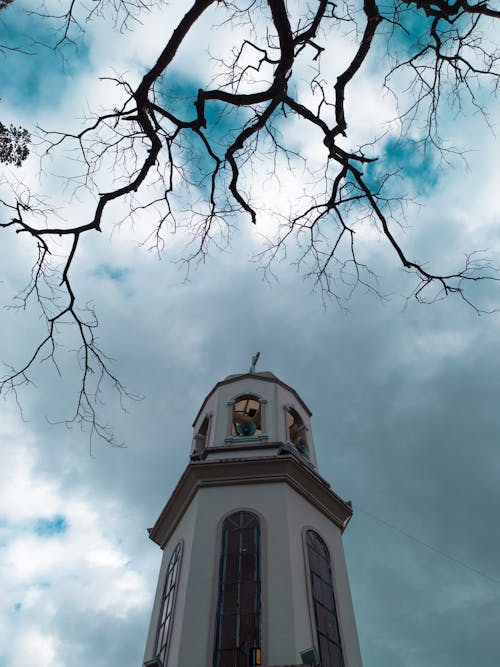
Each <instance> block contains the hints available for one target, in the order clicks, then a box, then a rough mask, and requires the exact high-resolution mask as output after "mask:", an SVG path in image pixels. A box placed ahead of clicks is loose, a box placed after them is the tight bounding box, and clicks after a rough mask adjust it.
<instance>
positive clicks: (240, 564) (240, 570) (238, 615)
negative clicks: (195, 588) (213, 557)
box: [213, 511, 260, 667]
mask: <svg viewBox="0 0 500 667" xmlns="http://www.w3.org/2000/svg"><path fill="white" fill-rule="evenodd" d="M249 665H260V522H259V519H258V517H257V516H255V515H254V514H251V513H250V512H243V511H242V512H235V513H234V514H231V515H230V516H228V517H227V518H226V519H225V520H224V523H223V524H222V543H221V556H220V564H219V595H218V601H217V618H216V624H215V647H214V660H213V666H214V667H248V666H249Z"/></svg>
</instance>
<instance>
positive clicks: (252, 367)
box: [248, 352, 260, 373]
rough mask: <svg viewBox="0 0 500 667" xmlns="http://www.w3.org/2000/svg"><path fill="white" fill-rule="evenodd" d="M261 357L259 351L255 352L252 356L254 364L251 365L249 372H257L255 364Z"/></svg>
mask: <svg viewBox="0 0 500 667" xmlns="http://www.w3.org/2000/svg"><path fill="white" fill-rule="evenodd" d="M259 357H260V352H257V354H254V355H253V357H252V365H251V366H250V370H249V371H248V372H249V373H255V366H256V365H257V362H258V360H259Z"/></svg>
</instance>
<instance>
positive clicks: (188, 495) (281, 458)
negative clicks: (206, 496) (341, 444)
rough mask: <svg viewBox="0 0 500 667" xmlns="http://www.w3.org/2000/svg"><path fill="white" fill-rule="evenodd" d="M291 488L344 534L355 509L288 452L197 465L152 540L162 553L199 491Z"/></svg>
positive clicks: (188, 470)
mask: <svg viewBox="0 0 500 667" xmlns="http://www.w3.org/2000/svg"><path fill="white" fill-rule="evenodd" d="M276 482H282V483H285V484H288V485H289V486H290V487H291V488H292V489H294V490H295V491H296V492H297V493H299V494H300V495H301V496H303V497H304V498H305V499H306V500H307V501H308V502H309V503H311V505H313V506H314V507H315V508H316V509H318V510H319V511H320V512H322V513H323V514H324V515H325V516H326V517H328V518H329V519H330V520H331V521H333V523H335V525H336V526H338V527H339V528H340V530H341V531H342V532H343V531H344V530H345V528H346V526H347V524H348V523H349V520H350V518H351V516H352V507H351V506H350V504H349V503H347V502H345V501H344V500H342V498H340V497H339V496H338V495H337V494H336V493H334V492H333V491H332V490H331V488H330V485H329V484H328V482H326V480H324V479H323V478H322V477H321V476H320V475H318V474H317V473H316V472H315V471H314V470H312V469H311V468H309V467H306V466H305V465H304V464H303V463H301V462H300V461H299V460H298V459H296V458H295V457H294V456H293V455H292V454H290V453H289V452H288V451H286V450H285V451H284V452H283V453H281V454H280V455H277V456H267V457H258V458H234V459H223V460H216V461H207V460H205V461H193V462H191V463H190V464H189V465H188V466H187V468H186V470H185V471H184V473H183V475H182V477H181V479H180V480H179V482H178V484H177V486H176V487H175V489H174V491H173V493H172V495H171V496H170V499H169V500H168V502H167V504H166V505H165V507H164V508H163V510H162V512H161V514H160V516H159V518H158V520H157V521H156V523H155V525H154V526H153V528H152V529H151V530H150V532H149V537H150V538H151V539H152V540H153V541H154V542H156V544H158V545H159V546H160V547H161V548H162V549H163V548H164V547H165V545H166V543H167V541H168V539H169V537H170V535H171V534H172V532H173V531H174V530H175V527H176V526H177V524H178V523H179V521H180V520H181V518H182V517H183V515H184V513H185V512H186V510H187V508H188V507H189V505H190V503H191V501H192V500H193V498H194V497H195V495H196V493H197V492H198V489H201V488H204V487H218V486H235V485H240V484H270V483H276Z"/></svg>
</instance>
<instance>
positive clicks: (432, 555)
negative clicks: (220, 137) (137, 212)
mask: <svg viewBox="0 0 500 667" xmlns="http://www.w3.org/2000/svg"><path fill="white" fill-rule="evenodd" d="M49 6H52V3H50V4H49ZM23 7H25V5H23V3H22V2H21V1H20V0H16V1H15V2H14V4H13V5H12V6H11V7H9V8H8V10H6V11H5V12H3V14H4V16H2V17H1V19H2V21H3V23H0V31H2V32H1V33H0V35H1V39H0V43H4V44H5V42H6V39H9V40H13V39H16V38H17V34H18V33H19V35H23V34H25V33H26V31H27V30H31V32H30V34H31V35H32V36H34V38H35V39H34V42H33V43H31V46H30V48H32V49H33V50H35V49H36V52H37V54H38V55H37V56H36V58H30V57H27V56H23V55H22V54H12V53H8V52H5V53H4V54H3V55H1V56H0V57H1V58H2V78H1V83H0V86H1V88H0V98H1V102H0V119H1V120H2V121H3V122H15V123H22V124H24V125H25V126H27V127H30V128H33V127H34V125H35V124H37V123H38V124H39V125H40V126H42V127H47V128H61V127H76V126H78V123H79V122H80V120H79V119H81V118H82V116H83V115H84V114H85V113H86V112H87V111H88V109H89V108H90V107H91V106H93V107H94V108H95V107H99V105H101V104H102V105H105V104H111V105H112V104H113V102H112V100H113V90H112V87H111V86H108V85H106V84H105V82H102V81H99V77H103V76H107V75H109V74H110V73H112V72H116V71H122V72H125V71H127V72H128V73H129V76H130V77H131V79H132V80H137V78H138V76H139V75H140V73H141V72H142V71H144V67H145V66H146V64H147V63H148V62H151V60H152V59H153V58H154V57H155V55H156V54H157V52H158V49H159V47H160V44H161V38H162V37H164V36H165V35H166V34H169V32H170V31H171V30H172V29H173V26H174V22H175V18H176V16H178V15H179V11H180V10H179V3H173V5H171V6H169V7H168V8H167V9H165V8H163V9H161V10H159V11H160V13H153V14H151V15H150V16H145V17H144V18H143V24H142V25H138V26H137V27H136V29H135V30H134V31H133V32H125V33H120V32H119V31H114V30H113V29H112V28H110V25H109V21H106V20H104V19H102V20H101V19H99V18H97V19H96V20H95V21H94V22H93V23H89V24H88V25H86V31H87V32H86V34H85V38H84V39H83V40H80V41H79V43H78V54H75V53H74V52H71V51H66V52H65V53H64V57H61V56H60V55H58V54H54V53H52V52H51V51H49V50H47V49H44V48H43V47H41V46H40V45H39V44H37V43H36V42H37V41H39V40H37V39H36V37H37V36H39V37H40V39H41V37H43V34H42V33H43V32H44V31H45V30H47V26H46V25H45V24H43V26H39V27H37V28H36V30H39V31H40V33H39V35H37V34H36V33H34V32H33V30H35V28H33V24H32V23H29V20H28V18H27V17H26V16H25V15H24V14H23V12H22V9H23ZM160 18H161V20H160ZM30 26H31V27H30ZM205 28H206V27H205ZM16 31H18V32H16ZM201 38H203V39H204V40H205V42H206V41H207V40H208V42H209V45H210V41H211V40H213V42H214V43H215V42H216V38H215V37H213V36H212V33H210V32H209V31H207V30H206V29H205V32H204V31H203V30H201V31H200V33H199V34H198V35H197V39H198V41H199V40H200V39H201ZM195 42H196V40H195ZM192 48H195V47H194V46H192V45H191V46H190V47H189V49H187V50H186V52H183V53H181V54H180V57H179V63H178V77H179V86H180V87H182V85H184V84H185V82H186V81H193V67H192V61H193V60H192V59H193V53H194V52H193V51H191V50H190V49H192ZM204 67H205V60H204V59H203V58H201V60H200V65H199V68H200V69H201V70H203V68H204ZM207 67H208V65H207ZM375 73H376V67H367V72H366V73H365V74H364V75H363V77H361V79H360V83H359V84H358V85H359V94H360V95H363V105H360V104H357V105H356V104H353V106H352V109H351V111H352V116H351V117H352V119H353V132H354V133H355V134H357V135H359V136H360V137H363V136H364V135H366V136H370V133H372V134H373V132H375V129H374V128H375V127H376V128H377V129H378V128H380V127H382V126H383V123H384V121H387V117H388V114H389V117H390V112H391V102H390V101H388V99H387V98H386V97H384V96H382V95H381V93H380V88H379V84H380V82H379V80H378V79H377V77H376V75H375ZM110 100H111V102H110ZM490 109H491V117H490V120H491V125H492V127H493V129H495V127H498V121H499V120H500V110H499V108H498V104H497V103H496V102H495V100H494V99H492V100H491V104H490ZM466 111H467V110H466V109H465V110H464V114H459V115H455V116H452V115H451V114H452V112H449V116H448V117H447V116H446V115H445V116H444V121H443V123H444V127H445V128H446V133H445V134H446V137H447V139H448V140H449V141H450V142H453V141H454V142H456V143H457V144H459V145H461V146H467V148H468V150H469V152H468V153H467V164H465V163H463V162H462V161H460V160H456V161H453V162H452V164H451V165H447V164H445V163H439V162H437V161H432V160H431V159H430V158H429V157H428V156H426V155H425V156H424V155H422V156H419V155H418V153H417V151H416V149H415V147H414V144H412V141H415V137H410V138H409V141H408V142H407V143H405V144H403V145H400V144H399V145H398V147H397V149H396V148H395V147H394V146H395V144H391V141H393V139H394V137H393V135H391V134H390V135H389V138H388V140H387V142H386V144H384V145H385V150H386V157H387V160H388V161H389V162H390V164H391V167H392V165H394V167H395V168H399V167H400V166H404V167H406V168H407V173H408V175H409V177H410V180H407V181H406V182H404V183H403V184H402V187H405V188H406V189H407V190H408V192H409V193H410V194H411V195H412V196H415V197H416V198H418V201H419V205H416V206H414V207H411V208H410V209H409V210H408V211H407V228H406V231H404V232H401V234H402V235H403V238H404V239H405V242H406V243H407V244H408V247H409V248H410V249H411V251H412V252H415V253H416V254H418V255H419V256H421V257H425V258H427V259H428V261H429V262H435V261H442V262H446V263H447V262H451V261H453V259H454V258H460V257H462V256H463V253H465V252H467V251H470V250H475V249H487V250H488V253H489V255H490V256H492V257H493V258H494V259H495V258H496V264H498V263H499V261H500V244H499V238H498V219H499V214H500V204H499V202H498V192H497V187H498V185H497V183H498V167H497V163H498V158H497V156H498V151H499V148H500V146H499V143H498V140H497V138H496V136H495V133H494V131H491V130H490V129H488V127H486V126H485V124H484V123H483V122H482V120H481V119H480V118H479V117H477V115H473V114H470V115H465V112H466ZM297 145H298V147H299V149H300V150H303V151H304V152H307V151H308V150H310V147H309V146H308V145H307V141H306V140H305V138H303V137H301V135H300V133H299V134H298V135H297ZM391 146H392V147H393V149H392V150H391ZM35 152H36V151H35ZM59 167H60V164H59V163H58V162H57V160H54V162H52V163H48V164H47V162H45V163H44V165H43V170H44V171H43V174H42V175H40V172H39V162H38V160H37V158H36V156H35V155H33V156H32V157H31V158H30V159H29V161H28V162H27V163H26V164H25V165H24V166H23V167H22V169H21V170H17V171H16V170H14V169H12V170H10V171H9V170H6V169H4V171H3V173H4V174H5V173H7V172H8V173H9V174H10V176H12V175H13V176H14V177H17V178H19V179H20V180H21V181H23V182H29V183H32V184H39V187H41V188H42V189H43V191H44V193H45V194H47V196H49V195H50V196H53V197H59V198H60V200H61V201H63V200H64V197H65V196H67V199H68V200H69V195H68V193H65V192H64V191H63V192H62V194H61V188H60V182H59V180H58V179H57V178H56V177H55V176H54V174H55V173H56V172H57V170H58V169H59ZM2 169H3V168H2ZM287 187H289V185H288V183H287V182H286V181H285V182H284V184H283V189H284V192H282V193H281V194H280V195H278V194H276V193H275V194H276V201H277V202H278V203H279V202H280V201H281V200H280V199H279V197H280V196H281V197H283V200H285V201H286V200H287V198H288V197H289V196H290V193H289V192H288V191H287ZM268 196H269V195H268ZM84 204H85V202H84V203H83V204H82V202H81V201H78V200H77V201H75V202H73V203H70V204H69V205H70V206H71V207H72V208H71V210H72V211H73V212H74V215H75V216H80V217H81V218H82V219H84V216H85V205H84ZM4 215H5V214H4V213H2V212H1V211H0V216H2V219H4ZM78 219H80V218H78ZM262 234H263V231H262V230H261V229H260V228H259V226H257V228H256V229H253V228H251V226H250V225H249V224H248V222H247V221H246V220H244V219H241V221H239V223H238V228H237V229H236V230H235V232H234V234H233V237H232V241H231V246H230V247H226V248H225V249H223V250H222V251H217V250H216V249H214V250H213V251H212V253H211V254H210V256H209V257H208V258H207V260H206V262H205V263H202V264H200V265H198V266H196V267H193V270H192V271H191V272H190V274H189V278H188V280H186V279H185V272H184V271H183V267H182V266H179V264H177V263H176V262H175V261H173V260H174V259H175V258H176V257H178V256H179V255H182V247H183V246H182V242H183V239H182V234H181V235H180V236H178V237H175V238H174V237H172V238H169V239H168V249H167V250H168V251H167V253H166V255H165V257H164V258H163V259H162V260H161V261H160V260H159V259H158V257H157V255H156V254H154V253H149V252H147V249H146V248H145V247H144V246H142V245H141V241H142V240H143V238H144V234H143V232H142V230H141V229H139V230H138V229H136V228H128V227H126V226H125V227H122V228H120V229H119V230H116V229H113V226H112V225H111V224H110V225H109V226H108V227H107V228H106V229H105V230H104V232H103V234H101V235H99V238H89V239H88V240H87V241H86V242H85V244H84V245H83V246H82V248H81V253H80V255H79V257H78V260H77V262H76V264H75V267H74V281H75V286H76V288H77V293H78V295H79V298H80V299H81V302H82V303H85V302H87V301H91V302H92V303H93V304H94V306H95V309H96V312H97V313H98V315H99V320H100V325H99V337H100V344H101V346H102V348H103V349H104V350H105V351H106V352H107V353H108V354H109V355H110V356H111V357H112V358H113V369H114V370H115V371H116V373H117V374H118V376H119V377H120V379H121V380H122V381H123V383H124V384H125V385H126V386H127V388H128V389H129V390H130V391H131V392H133V393H137V394H140V395H141V400H139V401H128V402H126V404H125V408H126V411H124V410H122V408H121V407H120V404H119V401H118V400H117V397H116V396H115V395H114V394H113V393H112V392H107V393H106V394H105V404H104V405H103V406H102V412H101V414H103V415H104V418H105V420H106V421H108V422H109V424H110V425H111V426H112V427H113V429H114V430H115V432H116V435H117V438H118V440H119V441H120V442H123V443H124V446H123V447H110V446H109V445H108V444H106V443H104V442H102V441H99V440H94V441H92V442H89V435H88V433H87V432H82V431H81V430H80V429H79V428H77V427H74V428H70V429H68V428H66V427H65V426H64V424H61V423H58V422H61V420H64V419H65V418H67V417H68V416H69V415H71V411H72V408H73V406H74V401H75V398H76V393H77V389H78V387H77V384H76V382H75V378H76V371H75V367H74V357H73V356H72V355H71V354H70V353H68V354H61V357H60V362H61V369H62V375H61V376H59V375H58V374H57V373H56V372H55V371H54V369H53V368H51V367H49V366H47V364H45V365H41V366H38V367H37V368H36V369H35V372H34V380H35V383H34V384H33V385H32V386H30V387H28V388H26V389H25V390H23V391H22V392H20V394H19V397H18V398H19V402H20V405H21V408H22V412H20V410H19V407H18V405H17V404H16V401H15V400H13V398H12V397H8V398H6V399H5V400H1V401H0V443H1V444H0V591H1V595H0V600H1V601H0V667H14V666H16V667H17V665H19V664H23V665H24V666H25V667H35V665H36V667H62V666H64V667H67V666H70V667H88V666H89V665H92V666H93V667H108V666H109V665H121V666H122V667H138V666H139V665H140V664H141V661H142V656H143V651H144V646H145V640H146V631H147V627H148V623H149V616H150V612H151V606H152V597H153V594H154V590H155V586H156V578H157V574H158V568H159V564H160V558H161V553H160V550H159V548H158V547H157V546H156V545H155V544H153V543H152V542H151V541H150V540H149V539H148V535H147V528H148V527H150V526H152V525H153V523H154V522H155V520H156V518H157V516H158V514H159V512H160V511H161V509H162V507H163V505H164V503H165V502H166V500H167V499H168V497H169V495H170V493H171V492H172V490H173V488H174V486H175V484H176V482H177V480H178V479H179V477H180V475H181V474H182V472H183V470H184V469H185V466H186V465H187V463H188V457H189V452H190V446H191V437H192V430H191V424H192V421H193V419H194V417H195V415H196V413H197V412H198V409H199V407H200V405H201V403H202V401H203V399H204V397H205V396H206V394H207V393H208V392H209V391H210V389H211V388H212V387H213V385H215V384H216V382H217V381H219V380H221V379H223V378H224V377H225V376H226V375H228V374H232V373H238V372H246V371H247V370H248V368H249V366H250V360H251V356H252V355H253V354H255V352H257V351H260V353H261V358H260V361H259V366H258V370H269V371H272V372H273V373H275V374H276V375H277V376H278V377H279V378H280V379H282V380H283V381H284V382H286V383H287V384H290V385H291V386H292V387H294V388H295V389H296V390H297V392H298V393H299V394H300V396H301V397H302V398H303V399H304V401H305V402H306V404H307V405H308V406H309V407H310V409H311V410H312V412H313V418H312V428H313V435H314V440H315V446H316V452H317V455H318V459H319V469H320V473H321V474H322V476H323V477H325V478H326V479H327V480H328V481H329V482H330V483H331V484H332V488H333V489H334V490H335V491H336V492H337V493H338V494H339V495H340V496H342V497H343V498H345V499H346V500H351V501H352V502H353V506H354V516H353V519H352V521H351V523H350V524H349V527H348V529H347V530H346V532H345V534H344V546H345V551H346V558H347V565H348V571H349V577H350V585H351V590H352V595H353V602H354V610H355V615H356V620H357V626H358V633H359V639H360V645H361V652H362V656H363V664H364V666H365V667H387V666H390V667H420V666H421V665H423V664H425V665H426V667H452V666H453V667H469V666H470V665H471V664H479V665H481V667H497V665H498V655H499V654H500V639H499V635H498V628H497V625H498V623H497V619H498V617H499V614H500V603H499V599H500V596H499V592H500V566H499V558H498V556H499V553H500V531H499V530H498V507H499V502H500V490H499V483H498V480H499V478H500V438H499V434H500V410H499V409H498V404H499V400H500V355H499V340H500V319H499V315H498V314H496V313H492V314H489V315H486V314H485V315H481V316H479V315H478V314H477V313H476V312H475V311H474V310H473V309H471V308H469V307H467V306H466V305H465V304H464V303H463V302H461V301H459V300H456V299H455V300H454V299H452V298H450V299H447V300H444V301H439V302H436V303H434V304H431V305H421V304H417V303H416V302H415V301H414V300H409V301H408V300H407V299H406V298H405V297H406V295H407V294H409V293H410V292H411V289H412V286H413V284H414V283H412V279H411V276H408V275H407V274H405V273H404V272H403V271H402V270H401V269H400V268H399V267H398V265H397V262H396V260H395V257H394V256H393V255H392V254H391V253H390V252H389V251H388V250H387V248H386V247H385V246H384V244H383V243H382V241H381V239H380V238H378V237H377V236H376V235H375V234H374V235H372V236H370V235H368V236H367V237H366V243H365V244H364V246H363V248H364V250H363V253H364V255H363V256H364V257H365V258H367V259H368V260H369V261H370V263H371V265H372V266H374V267H375V268H376V270H377V271H378V272H379V273H380V275H381V291H382V293H383V294H384V295H386V298H385V299H383V300H380V299H377V298H375V297H373V295H370V294H366V293H363V292H362V291H359V292H356V293H355V294H354V296H353V297H352V299H351V301H350V302H349V304H348V309H347V310H340V309H339V308H338V306H337V304H336V303H335V302H334V301H329V300H328V299H326V301H325V299H324V298H323V297H322V294H321V293H320V291H318V290H317V289H315V288H314V285H313V283H312V282H311V281H310V280H307V279H304V276H303V273H301V271H300V270H297V267H296V266H295V265H294V264H293V257H294V252H293V249H292V250H291V253H290V256H289V259H288V260H286V261H283V262H281V263H278V264H277V265H276V266H275V274H276V277H275V278H272V277H271V278H270V279H269V280H263V275H262V271H261V270H259V266H258V264H256V263H255V262H253V261H251V258H252V256H253V255H254V254H255V252H258V251H259V249H260V248H261V244H262ZM184 240H185V239H184ZM31 258H32V249H31V246H30V244H29V242H28V241H26V240H23V239H19V237H17V236H16V235H15V234H14V233H11V231H4V232H2V271H1V274H2V275H1V281H0V302H1V303H2V305H6V306H8V305H9V304H11V303H12V298H13V296H14V295H15V294H16V293H17V292H18V291H19V289H21V288H22V286H23V285H24V284H25V282H26V280H27V277H28V274H29V266H30V259H31ZM474 297H477V299H479V300H480V301H481V303H482V304H484V305H485V307H486V308H495V307H497V308H498V307H500V290H499V289H498V287H496V286H495V284H491V283H490V284H484V283H483V284H481V285H479V286H477V287H476V288H475V291H474ZM40 326H41V325H40V321H39V319H38V317H37V314H36V313H35V312H31V311H27V312H21V311H19V310H13V309H2V310H0V327H1V328H0V331H1V335H0V359H2V360H3V361H6V362H10V363H12V364H15V363H18V362H19V361H20V360H22V359H23V358H25V356H26V354H27V353H28V351H29V350H30V349H31V346H32V345H33V342H34V341H35V340H36V337H37V335H40ZM69 336H70V334H69ZM68 347H69V348H71V336H70V338H69V342H68Z"/></svg>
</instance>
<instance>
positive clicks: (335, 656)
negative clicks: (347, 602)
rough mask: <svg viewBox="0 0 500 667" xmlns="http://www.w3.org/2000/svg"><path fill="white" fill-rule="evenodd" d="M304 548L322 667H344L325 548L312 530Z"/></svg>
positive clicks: (308, 533) (330, 570)
mask: <svg viewBox="0 0 500 667" xmlns="http://www.w3.org/2000/svg"><path fill="white" fill-rule="evenodd" d="M306 544H307V557H308V560H309V572H310V575H311V590H312V598H313V605H314V618H315V621H316V632H317V636H318V646H319V654H320V659H321V666H322V667H344V657H343V655H342V646H341V642H340V633H339V625H338V621H337V611H336V609H335V596H334V593H333V583H332V569H331V567H330V554H329V552H328V547H327V546H326V544H325V543H324V542H323V540H322V539H321V537H320V536H319V535H318V534H317V533H315V532H314V531H313V530H308V531H307V536H306Z"/></svg>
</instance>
